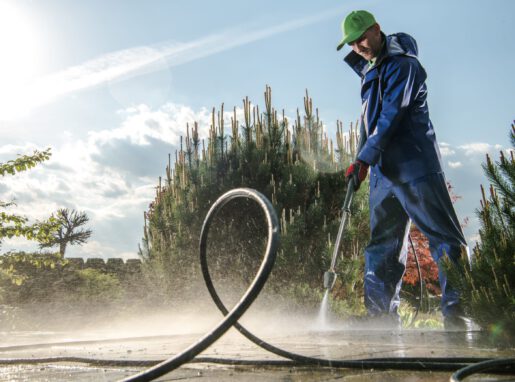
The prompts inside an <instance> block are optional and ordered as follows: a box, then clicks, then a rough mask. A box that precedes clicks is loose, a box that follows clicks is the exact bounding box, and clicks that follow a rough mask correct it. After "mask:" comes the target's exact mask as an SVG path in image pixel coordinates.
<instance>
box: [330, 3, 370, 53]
mask: <svg viewBox="0 0 515 382" xmlns="http://www.w3.org/2000/svg"><path fill="white" fill-rule="evenodd" d="M375 23H376V19H375V18H374V15H372V13H370V12H367V11H352V12H351V13H349V14H348V15H347V17H346V18H345V20H343V21H342V32H343V39H342V41H341V42H340V44H338V46H337V47H336V50H340V49H341V48H343V46H344V45H345V44H347V43H349V42H352V41H354V40H357V39H358V38H360V37H361V35H362V34H363V33H365V31H366V30H367V29H368V28H370V27H371V26H372V25H374V24H375Z"/></svg>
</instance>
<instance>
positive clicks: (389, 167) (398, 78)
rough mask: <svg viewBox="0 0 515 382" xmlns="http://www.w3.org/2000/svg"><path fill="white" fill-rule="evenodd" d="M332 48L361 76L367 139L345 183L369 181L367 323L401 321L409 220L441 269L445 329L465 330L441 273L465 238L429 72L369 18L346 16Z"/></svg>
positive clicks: (399, 39) (405, 39) (406, 39)
mask: <svg viewBox="0 0 515 382" xmlns="http://www.w3.org/2000/svg"><path fill="white" fill-rule="evenodd" d="M342 31H343V39H342V41H341V42H340V44H339V45H338V47H337V50H340V49H341V48H342V47H343V46H344V45H346V44H347V45H349V46H350V47H351V48H352V52H350V53H349V54H348V55H347V56H346V57H345V61H346V62H347V63H348V64H349V65H350V66H351V68H352V69H354V71H355V72H356V73H357V74H358V75H359V76H360V77H361V80H362V81H361V100H362V126H361V134H362V135H364V136H365V137H366V141H365V143H364V144H363V145H362V147H360V148H359V152H358V155H357V159H356V161H355V162H354V163H353V164H352V165H351V166H350V167H349V168H348V169H347V171H346V178H347V179H348V180H350V179H351V178H352V179H353V180H354V185H355V189H356V190H357V189H358V188H359V185H360V183H361V182H362V181H363V180H365V178H366V176H367V173H368V168H369V167H370V168H371V176H370V229H371V238H370V243H369V244H368V246H367V248H366V250H365V306H366V308H367V311H368V314H369V316H370V317H373V318H377V317H384V318H387V319H388V320H389V321H390V322H392V321H393V322H395V323H396V324H397V323H398V322H399V315H398V312H397V310H398V307H399V291H400V288H401V283H402V276H403V274H404V270H405V266H406V256H407V248H406V238H407V235H408V232H409V226H410V223H411V220H412V221H413V222H414V223H415V224H416V225H417V227H418V228H419V229H420V230H421V231H422V232H423V233H424V235H425V236H426V237H427V238H428V239H429V246H430V250H431V254H432V257H433V258H434V260H435V261H436V262H437V264H438V268H439V281H440V287H441V289H442V313H443V315H444V323H445V325H446V328H464V327H465V321H464V319H463V318H462V317H461V315H462V311H461V309H460V306H459V296H458V293H457V292H456V290H454V289H453V287H452V285H449V283H448V281H447V279H446V276H445V273H444V271H443V268H442V261H443V258H444V257H445V256H448V257H449V258H450V259H451V261H452V262H453V263H454V264H457V260H458V258H459V257H460V256H461V253H462V251H466V253H467V255H468V248H467V246H466V242H465V238H464V236H463V232H462V230H461V227H460V224H459V221H458V218H457V217H456V213H455V212H454V208H453V206H452V203H451V199H450V197H449V193H448V190H447V186H446V181H445V178H444V174H443V171H442V165H441V160H440V152H439V149H438V144H437V142H436V137H435V132H434V130H433V125H432V124H431V121H430V119H429V112H428V106H427V102H426V98H427V87H426V84H425V80H426V72H425V70H424V68H423V67H422V65H421V64H420V62H419V61H418V58H417V50H418V49H417V44H416V42H415V40H414V39H413V38H412V37H411V36H409V35H407V34H405V33H397V34H393V35H390V36H385V35H384V34H383V33H382V32H381V28H380V26H379V24H378V23H377V22H376V21H375V18H374V16H373V15H372V14H370V13H369V12H367V11H354V12H351V13H350V14H349V15H348V16H347V17H346V18H345V20H344V21H343V23H342Z"/></svg>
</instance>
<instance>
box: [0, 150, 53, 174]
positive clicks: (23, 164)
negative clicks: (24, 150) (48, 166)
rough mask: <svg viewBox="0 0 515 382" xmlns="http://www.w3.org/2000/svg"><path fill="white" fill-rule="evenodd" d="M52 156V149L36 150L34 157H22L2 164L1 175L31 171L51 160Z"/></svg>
mask: <svg viewBox="0 0 515 382" xmlns="http://www.w3.org/2000/svg"><path fill="white" fill-rule="evenodd" d="M51 155H52V154H51V153H50V149H46V150H45V151H37V150H34V153H33V154H32V155H20V156H18V158H16V159H13V160H9V161H7V163H0V175H1V176H4V175H6V174H10V175H14V174H16V173H17V172H22V171H26V170H29V169H31V168H32V167H34V166H36V165H37V164H38V163H42V162H44V161H46V160H48V159H50V156H51Z"/></svg>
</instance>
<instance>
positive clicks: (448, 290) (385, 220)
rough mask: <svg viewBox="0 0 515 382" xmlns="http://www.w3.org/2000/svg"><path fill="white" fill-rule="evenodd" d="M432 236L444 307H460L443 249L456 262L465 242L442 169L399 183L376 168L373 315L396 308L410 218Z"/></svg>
mask: <svg viewBox="0 0 515 382" xmlns="http://www.w3.org/2000/svg"><path fill="white" fill-rule="evenodd" d="M411 220H412V221H413V222H414V223H415V225H416V226H417V227H418V228H419V230H420V231H421V232H422V233H423V234H424V235H425V236H426V237H427V238H428V239H429V248H430V251H431V255H432V257H433V259H434V260H435V261H436V263H437V264H438V269H439V281H440V287H441V290H442V312H443V315H444V316H451V315H453V314H454V313H456V312H457V311H458V309H457V308H458V305H457V304H458V302H459V298H458V293H457V292H456V290H454V289H453V288H452V286H451V285H449V283H448V282H447V278H446V276H445V273H444V271H443V268H442V261H441V259H442V257H443V256H444V254H447V256H449V257H450V259H451V260H452V261H453V263H456V260H457V259H458V258H459V257H460V254H461V250H462V248H464V249H465V250H466V251H467V253H468V248H467V247H466V242H465V238H464V235H463V231H462V229H461V226H460V223H459V221H458V218H457V216H456V213H455V212H454V208H453V206H452V202H451V198H450V196H449V192H448V190H447V186H446V182H445V177H444V175H443V173H437V174H429V175H426V176H424V177H422V178H418V179H415V180H413V181H410V182H407V183H402V184H394V183H392V182H390V181H389V180H388V179H386V178H384V177H383V176H382V175H381V174H380V173H378V172H377V171H372V174H371V178H370V230H371V238H370V243H369V244H368V246H367V248H366V249H365V306H366V308H367V310H368V313H369V314H370V315H379V314H388V313H390V314H395V315H397V314H398V313H397V309H398V307H399V302H400V298H399V291H400V288H401V284H402V276H403V274H404V270H405V268H406V258H407V240H406V239H407V235H408V233H409V226H410V221H411Z"/></svg>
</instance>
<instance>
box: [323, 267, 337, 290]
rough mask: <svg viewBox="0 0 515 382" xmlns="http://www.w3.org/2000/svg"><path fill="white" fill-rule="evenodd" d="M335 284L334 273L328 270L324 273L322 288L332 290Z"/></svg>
mask: <svg viewBox="0 0 515 382" xmlns="http://www.w3.org/2000/svg"><path fill="white" fill-rule="evenodd" d="M335 282H336V273H335V272H334V271H333V270H329V271H327V272H325V273H324V288H325V289H329V290H331V289H333V287H334V283H335Z"/></svg>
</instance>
